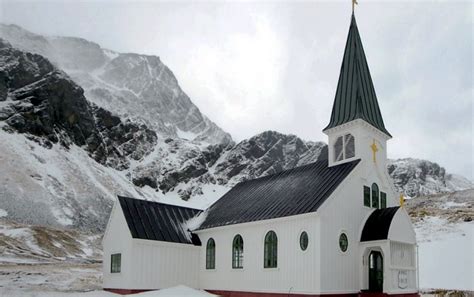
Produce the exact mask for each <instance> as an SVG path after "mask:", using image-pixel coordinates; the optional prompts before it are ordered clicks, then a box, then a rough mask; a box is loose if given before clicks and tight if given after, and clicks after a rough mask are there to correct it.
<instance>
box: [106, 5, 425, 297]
mask: <svg viewBox="0 0 474 297" xmlns="http://www.w3.org/2000/svg"><path fill="white" fill-rule="evenodd" d="M323 132H324V133H325V134H326V135H327V136H328V156H327V159H323V160H319V161H317V162H315V163H311V164H308V165H304V166H301V167H296V168H293V169H290V170H285V171H282V172H279V173H276V174H273V175H269V176H265V177H261V178H257V179H253V180H248V181H245V182H241V183H239V184H237V185H236V186H234V187H233V188H232V189H231V190H229V191H228V192H227V193H226V194H225V195H224V196H222V197H221V198H220V199H219V200H218V201H217V202H215V203H214V204H213V205H211V206H210V207H209V208H208V209H206V210H199V209H192V208H186V207H181V206H174V205H169V204H163V203H158V202H152V201H145V200H139V199H133V198H127V197H121V196H119V197H118V200H117V201H116V203H115V204H114V206H113V210H112V213H111V216H110V220H109V223H108V226H107V229H106V232H105V234H104V238H103V248H104V260H103V287H104V289H105V290H109V291H112V292H117V293H124V294H125V293H134V292H141V291H147V290H159V289H164V288H169V287H173V286H177V285H186V286H189V287H192V288H196V289H203V290H206V291H208V292H210V293H214V294H217V295H220V296H232V297H244V296H245V297H247V296H252V297H259V296H261V297H264V296H265V297H268V296H321V295H334V296H338V297H342V296H348V297H349V296H363V295H367V296H388V295H390V296H403V297H407V296H418V265H417V263H418V257H417V256H418V255H417V244H416V238H415V232H414V229H413V226H412V224H411V221H410V217H409V216H408V214H407V212H406V210H405V209H404V208H403V203H402V202H401V201H400V200H399V197H400V196H399V194H398V193H396V191H395V189H394V186H393V184H392V181H391V180H390V177H389V175H388V172H387V169H386V165H387V150H388V147H387V141H388V140H389V139H390V138H391V137H392V136H391V135H390V133H389V132H388V130H387V129H386V127H385V125H384V121H383V118H382V114H381V111H380V108H379V104H378V101H377V97H376V94H375V88H374V85H373V82H372V78H371V75H370V72H369V67H368V64H367V60H366V57H365V53H364V49H363V47H362V41H361V38H360V35H359V31H358V28H357V24H356V20H355V17H354V14H352V17H351V23H350V28H349V34H348V37H347V42H346V46H345V51H344V57H343V61H342V66H341V70H340V75H339V81H338V84H337V89H336V95H335V99H334V105H333V109H332V113H331V117H330V120H329V124H328V125H327V127H325V128H324V130H323Z"/></svg>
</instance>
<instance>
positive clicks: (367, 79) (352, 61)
mask: <svg viewBox="0 0 474 297" xmlns="http://www.w3.org/2000/svg"><path fill="white" fill-rule="evenodd" d="M355 119H362V120H364V121H366V122H368V123H369V124H371V125H372V126H374V127H376V128H377V129H379V130H380V131H382V132H384V133H385V134H387V135H388V136H391V135H390V133H389V132H388V131H387V129H385V125H384V122H383V119H382V114H381V112H380V108H379V104H378V102H377V95H376V94H375V88H374V84H373V82H372V77H371V76H370V71H369V66H368V64H367V59H366V58H365V53H364V48H363V47H362V41H361V39H360V35H359V30H358V29H357V23H356V20H355V17H354V15H352V20H351V25H350V28H349V35H348V36H347V42H346V48H345V50H344V58H343V60H342V65H341V72H340V74H339V81H338V83H337V89H336V98H335V99H334V106H333V108H332V113H331V120H330V121H329V124H328V125H327V127H326V128H324V130H327V129H330V128H333V127H336V126H339V125H342V124H344V123H347V122H350V121H353V120H355Z"/></svg>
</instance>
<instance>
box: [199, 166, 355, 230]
mask: <svg viewBox="0 0 474 297" xmlns="http://www.w3.org/2000/svg"><path fill="white" fill-rule="evenodd" d="M358 163H359V160H355V161H352V162H347V163H344V164H341V165H337V166H333V167H328V160H321V161H317V162H315V163H311V164H308V165H305V166H301V167H296V168H293V169H289V170H285V171H282V172H280V173H277V174H273V175H269V176H265V177H261V178H257V179H254V180H249V181H245V182H241V183H239V184H237V185H236V186H235V187H233V188H232V189H231V190H230V191H229V192H227V193H226V194H225V195H224V196H222V198H220V199H219V200H218V201H217V202H216V203H214V204H213V205H212V206H211V207H210V208H209V209H208V214H207V216H206V219H205V221H204V222H203V224H202V225H201V226H200V228H199V229H200V230H201V229H208V228H213V227H218V226H225V225H232V224H240V223H245V222H253V221H260V220H268V219H274V218H279V217H286V216H292V215H298V214H303V213H309V212H314V211H316V210H317V209H318V208H319V207H320V206H321V204H323V202H324V201H325V200H326V199H327V198H328V197H329V196H330V195H331V193H332V192H333V191H334V190H335V189H336V188H337V187H338V185H339V184H340V183H341V182H342V181H343V180H344V179H345V178H346V177H347V175H348V174H349V173H350V172H351V171H352V170H353V169H354V168H355V167H356V165H357V164H358Z"/></svg>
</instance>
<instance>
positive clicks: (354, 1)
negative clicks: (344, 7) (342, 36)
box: [352, 0, 359, 14]
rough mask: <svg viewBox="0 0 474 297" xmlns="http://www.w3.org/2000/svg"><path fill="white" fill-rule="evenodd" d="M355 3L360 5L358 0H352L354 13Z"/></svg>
mask: <svg viewBox="0 0 474 297" xmlns="http://www.w3.org/2000/svg"><path fill="white" fill-rule="evenodd" d="M355 5H359V3H357V0H352V14H354V6H355Z"/></svg>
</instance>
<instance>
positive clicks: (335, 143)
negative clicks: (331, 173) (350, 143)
mask: <svg viewBox="0 0 474 297" xmlns="http://www.w3.org/2000/svg"><path fill="white" fill-rule="evenodd" d="M339 140H340V141H341V144H340V151H339V154H338V151H337V149H336V147H339V144H338V142H339ZM333 149H334V162H340V161H343V160H344V135H341V136H339V137H337V138H336V141H335V142H334V145H333ZM339 156H341V159H339V158H338V157H339Z"/></svg>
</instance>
